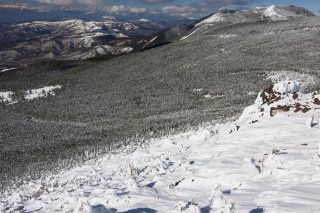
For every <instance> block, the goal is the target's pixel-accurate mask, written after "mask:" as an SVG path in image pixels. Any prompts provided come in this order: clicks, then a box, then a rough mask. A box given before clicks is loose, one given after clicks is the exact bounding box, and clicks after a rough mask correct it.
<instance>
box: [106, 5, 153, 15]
mask: <svg viewBox="0 0 320 213" xmlns="http://www.w3.org/2000/svg"><path fill="white" fill-rule="evenodd" d="M104 10H105V11H106V12H108V13H111V14H128V13H131V14H139V13H145V12H147V9H146V8H143V7H130V6H126V5H113V6H107V7H105V8H104Z"/></svg>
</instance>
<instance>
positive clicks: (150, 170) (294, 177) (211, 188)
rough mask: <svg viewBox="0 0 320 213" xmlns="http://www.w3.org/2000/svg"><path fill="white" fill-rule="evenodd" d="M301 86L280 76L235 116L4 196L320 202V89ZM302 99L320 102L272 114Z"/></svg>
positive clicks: (57, 204)
mask: <svg viewBox="0 0 320 213" xmlns="http://www.w3.org/2000/svg"><path fill="white" fill-rule="evenodd" d="M291 84H292V85H291ZM280 86H281V88H280ZM282 86H283V88H286V91H284V90H282V89H283V88H282ZM296 86H298V83H296V82H280V83H279V84H277V85H275V86H274V87H273V88H275V92H276V94H277V97H280V99H279V100H277V101H275V102H273V103H271V102H272V101H270V102H269V103H264V104H263V103H262V96H261V94H262V92H261V93H260V94H259V95H258V98H257V100H256V102H255V104H254V105H252V106H249V107H248V108H246V109H245V110H244V112H243V115H242V116H241V117H240V118H239V119H238V120H237V121H235V122H233V123H227V124H224V125H214V126H206V127H204V128H200V129H199V130H198V131H190V132H187V133H183V134H179V135H174V136H170V137H166V138H162V139H155V140H152V141H150V142H149V143H145V144H144V145H143V146H142V147H138V148H136V149H134V148H132V147H127V148H126V149H124V150H122V151H121V152H120V153H119V154H112V155H111V154H110V155H107V156H105V157H103V158H101V159H98V160H95V161H90V162H87V163H86V164H85V165H83V166H82V167H79V168H75V169H73V170H70V171H67V172H64V173H61V174H59V175H56V176H50V177H48V178H46V179H43V180H38V181H36V182H32V183H28V184H26V185H25V186H22V187H21V188H19V189H16V190H13V191H11V192H10V193H7V195H6V196H5V197H2V198H1V203H0V205H2V208H3V209H5V211H4V212H10V211H13V210H15V209H20V210H21V211H22V210H24V211H26V212H33V211H34V212H139V213H140V212H147V213H151V212H201V213H204V212H219V213H220V212H224V213H227V212H246V213H248V212H250V211H251V212H277V213H280V212H283V213H288V212H290V213H291V212H320V157H319V156H320V150H319V148H320V147H319V145H320V140H319V138H320V129H319V127H320V125H319V124H320V114H319V113H320V105H318V104H319V103H318V102H317V101H316V100H318V99H319V98H320V95H317V94H315V93H313V94H302V93H300V92H297V93H294V92H293V90H292V89H295V88H296ZM280 89H281V91H282V92H283V93H282V94H280V93H278V91H280ZM270 90H271V89H270ZM270 90H268V91H270ZM292 93H294V94H292ZM297 96H298V97H297ZM277 99H278V98H277ZM299 101H300V102H301V105H302V106H305V105H307V106H308V107H309V108H311V109H310V110H309V111H308V112H306V113H303V112H296V113H294V112H293V110H294V109H292V110H291V111H287V112H281V111H278V112H277V113H276V114H275V115H273V116H270V110H271V108H272V107H275V106H277V105H281V106H283V105H293V104H296V103H298V102H299Z"/></svg>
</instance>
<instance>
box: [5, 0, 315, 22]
mask: <svg viewBox="0 0 320 213" xmlns="http://www.w3.org/2000/svg"><path fill="white" fill-rule="evenodd" d="M1 4H2V5H4V4H16V5H22V4H25V5H24V6H25V7H29V6H30V7H32V8H33V9H35V8H41V9H42V10H53V9H55V10H56V9H59V8H61V9H66V8H67V9H74V10H91V11H103V12H105V13H106V14H109V15H119V14H121V15H132V14H133V15H137V14H153V15H158V16H161V15H162V16H176V17H195V18H198V17H202V16H205V15H208V14H210V13H212V12H213V11H214V10H216V9H219V8H221V7H231V8H252V7H256V6H269V5H273V4H275V5H297V6H302V7H305V8H307V9H309V10H311V11H312V12H314V13H316V14H318V15H319V11H320V0H303V1H302V0H0V6H1ZM26 5H27V6H26Z"/></svg>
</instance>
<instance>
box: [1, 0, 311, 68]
mask: <svg viewBox="0 0 320 213" xmlns="http://www.w3.org/2000/svg"><path fill="white" fill-rule="evenodd" d="M307 16H314V14H313V13H312V12H310V11H308V10H306V9H304V8H300V7H295V6H287V7H280V6H270V7H258V8H255V9H252V10H229V9H220V10H219V11H217V12H216V13H214V14H212V15H210V16H207V17H205V18H203V19H200V20H193V19H182V20H179V21H178V22H176V23H175V24H174V25H172V26H168V23H163V22H157V21H151V20H148V19H145V18H141V19H138V20H133V21H119V20H117V19H116V18H114V17H104V20H102V21H99V22H97V21H83V20H67V21H59V22H49V21H35V22H28V23H18V24H2V25H0V59H1V60H0V61H1V62H0V70H3V69H8V68H12V67H20V66H23V65H28V64H33V63H37V62H41V61H46V60H78V59H89V58H95V57H104V58H106V59H107V58H110V57H114V56H117V55H122V54H127V53H130V52H133V51H141V50H146V49H150V48H154V47H158V46H161V45H164V44H168V43H170V42H172V41H175V40H179V39H184V38H186V37H188V36H190V35H191V34H194V33H196V31H197V30H199V28H202V27H203V26H204V25H208V24H209V25H219V26H222V25H228V24H235V23H244V22H256V21H283V20H288V19H293V18H297V17H307Z"/></svg>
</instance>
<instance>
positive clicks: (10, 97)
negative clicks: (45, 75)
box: [0, 85, 61, 104]
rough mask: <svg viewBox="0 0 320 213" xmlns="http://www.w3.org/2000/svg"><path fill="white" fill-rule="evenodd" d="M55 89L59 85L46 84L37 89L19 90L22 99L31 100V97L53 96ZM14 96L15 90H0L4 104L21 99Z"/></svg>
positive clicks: (0, 97) (58, 87) (59, 87)
mask: <svg viewBox="0 0 320 213" xmlns="http://www.w3.org/2000/svg"><path fill="white" fill-rule="evenodd" d="M57 89H61V85H56V86H47V87H42V88H38V89H31V90H26V91H22V92H21V93H22V94H23V98H22V99H25V100H28V101H31V100H33V99H38V98H44V97H47V96H49V95H52V96H54V95H55V92H54V90H57ZM15 96H17V95H16V94H15V92H12V91H7V92H0V100H2V101H3V102H4V103H6V104H14V103H17V102H18V101H19V99H21V97H15ZM16 99H17V100H16Z"/></svg>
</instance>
